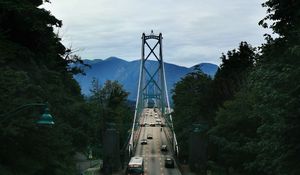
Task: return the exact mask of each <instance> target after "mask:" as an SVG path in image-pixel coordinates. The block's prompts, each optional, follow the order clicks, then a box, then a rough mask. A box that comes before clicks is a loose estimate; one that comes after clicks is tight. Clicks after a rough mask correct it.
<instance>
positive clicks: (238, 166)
mask: <svg viewBox="0 0 300 175" xmlns="http://www.w3.org/2000/svg"><path fill="white" fill-rule="evenodd" d="M47 2H49V0H45V1H43V0H1V1H0V96H1V98H0V117H1V118H0V143H1V144H0V174H5V175H15V174H22V175H40V174H43V175H48V174H49V175H66V174H75V172H76V166H75V163H76V162H75V160H74V154H75V153H77V152H81V153H84V154H88V152H89V151H90V149H92V150H93V153H94V156H95V158H99V157H101V149H102V145H101V143H102V133H103V131H104V130H105V128H106V127H107V125H108V124H109V123H115V124H116V125H117V128H118V130H119V132H120V138H121V142H120V144H121V145H120V146H121V147H122V144H124V143H125V142H126V139H127V131H128V129H129V128H130V123H131V120H132V116H133V115H132V109H131V108H130V106H129V105H128V102H127V97H128V93H127V92H126V91H125V90H124V89H123V87H122V85H120V84H119V83H118V82H115V81H107V82H106V83H105V84H104V85H103V86H101V85H99V83H98V82H97V80H94V81H93V82H91V83H92V85H93V86H92V87H93V88H92V89H91V94H92V95H91V96H90V97H84V96H83V95H82V94H81V93H80V87H79V85H78V83H77V82H76V81H75V80H74V79H73V75H75V74H79V73H84V72H83V71H82V70H81V69H79V68H77V67H74V66H71V65H72V64H74V63H76V64H77V63H79V64H83V62H82V61H81V59H80V56H77V55H76V54H75V53H74V52H73V50H72V49H71V48H67V47H65V46H64V45H63V44H62V41H61V38H60V36H59V35H58V33H56V32H55V29H57V28H60V27H61V26H62V23H63V22H62V21H61V20H59V19H57V18H56V17H55V16H53V15H52V14H51V12H49V11H47V10H45V9H43V8H40V6H41V5H42V4H43V3H47ZM262 6H263V7H264V8H265V9H266V11H267V15H266V17H265V18H264V19H262V20H261V21H258V23H259V25H260V26H261V27H264V28H270V29H271V30H272V31H273V33H274V35H269V34H266V35H265V41H266V42H265V43H264V44H262V45H261V46H260V47H252V46H251V44H249V43H248V42H247V41H241V42H240V44H239V45H238V46H237V48H236V49H233V50H230V51H228V52H227V53H226V54H222V55H221V57H220V59H221V62H222V63H221V65H220V68H219V70H218V72H217V74H216V75H215V76H214V77H209V76H207V75H205V74H203V73H202V72H201V71H200V70H199V69H198V68H196V69H195V71H194V72H193V73H190V74H188V75H186V76H185V77H184V78H182V79H181V81H180V82H178V83H177V84H176V87H175V88H174V90H173V101H174V113H173V116H174V127H175V131H176V134H177V135H178V142H179V144H180V145H179V146H180V157H179V159H188V157H189V152H188V150H189V146H188V137H187V134H188V133H190V132H191V131H192V130H193V126H194V124H197V123H198V124H201V123H205V124H206V125H207V126H208V127H207V128H205V129H203V130H201V131H202V132H203V134H204V135H205V138H206V139H207V153H206V154H207V162H206V164H205V166H201V167H200V169H197V168H199V167H196V170H195V171H196V172H202V171H203V169H204V170H205V171H206V170H215V169H219V170H221V171H222V173H223V174H240V175H252V174H257V175H263V174H264V175H265V174H266V175H277V174H278V175H279V174H280V175H298V174H300V163H299V162H300V160H299V159H300V158H299V155H300V110H299V109H300V108H299V106H300V59H299V58H300V21H299V20H300V10H299V9H300V1H297V0H267V1H266V2H265V3H263V5H262ZM86 66H88V65H86ZM35 103H39V104H45V103H47V104H48V107H49V111H50V113H51V115H52V117H53V119H54V123H55V124H54V125H51V126H44V125H38V124H37V123H36V121H37V119H38V116H40V114H41V113H42V112H43V109H42V108H40V106H34V105H31V106H30V107H28V108H24V109H23V108H22V110H20V111H16V109H21V108H19V107H20V106H22V105H30V104H35ZM220 174H221V173H220Z"/></svg>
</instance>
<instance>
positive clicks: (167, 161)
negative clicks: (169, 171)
mask: <svg viewBox="0 0 300 175" xmlns="http://www.w3.org/2000/svg"><path fill="white" fill-rule="evenodd" d="M165 167H166V168H174V167H175V166H174V159H173V158H171V157H167V158H166V159H165Z"/></svg>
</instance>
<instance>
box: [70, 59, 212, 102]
mask: <svg viewBox="0 0 300 175" xmlns="http://www.w3.org/2000/svg"><path fill="white" fill-rule="evenodd" d="M83 61H84V63H85V64H89V65H90V66H91V67H90V68H88V67H82V66H81V65H78V66H79V67H82V68H83V70H84V71H85V75H75V76H74V79H75V80H76V81H77V82H78V83H79V85H80V87H81V92H82V93H83V94H84V95H86V96H89V95H90V89H91V82H92V80H93V78H96V79H98V81H99V83H100V84H101V85H103V84H104V83H105V81H106V80H116V81H118V82H119V83H121V84H122V85H123V87H124V89H125V90H126V91H128V92H129V93H130V94H129V99H130V100H135V99H136V93H137V87H138V78H139V71H140V60H133V61H126V60H124V59H121V58H118V57H114V56H112V57H109V58H107V59H94V60H83ZM148 64H149V65H150V67H151V66H153V65H157V64H158V62H157V61H154V60H149V62H148ZM195 66H198V67H199V68H200V69H201V70H202V71H203V72H204V73H205V74H208V75H210V76H212V77H213V76H214V75H215V73H216V71H217V69H218V66H217V65H215V64H212V63H200V64H197V65H195ZM195 66H192V67H189V68H187V67H184V66H179V65H176V64H172V63H166V62H165V63H164V67H165V74H166V80H167V87H168V93H169V96H170V95H171V89H173V88H174V84H175V83H176V82H178V81H179V80H180V79H181V78H183V77H184V76H185V75H186V74H188V73H190V72H192V71H194V68H195ZM170 97H171V96H170Z"/></svg>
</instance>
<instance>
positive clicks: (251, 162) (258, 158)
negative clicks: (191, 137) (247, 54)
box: [210, 0, 300, 175]
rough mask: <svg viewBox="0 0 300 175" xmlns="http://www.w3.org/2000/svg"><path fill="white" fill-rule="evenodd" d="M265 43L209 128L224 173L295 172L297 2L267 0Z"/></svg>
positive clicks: (298, 128) (299, 80)
mask: <svg viewBox="0 0 300 175" xmlns="http://www.w3.org/2000/svg"><path fill="white" fill-rule="evenodd" d="M264 6H266V7H268V13H269V14H268V16H267V17H266V18H265V19H264V20H262V21H261V22H260V24H261V25H263V26H265V27H267V24H265V21H266V20H273V22H274V23H273V24H272V25H271V28H272V29H273V30H274V32H276V33H277V34H278V35H279V38H276V39H273V38H271V37H270V36H268V35H266V36H267V37H266V39H267V43H266V44H264V45H263V46H262V47H261V54H260V57H259V60H258V62H257V64H256V65H255V67H254V68H253V69H252V70H251V73H250V74H248V75H247V76H245V77H244V78H243V79H244V82H245V83H243V84H242V86H241V89H240V90H239V91H238V93H236V94H234V95H233V96H234V98H233V99H231V101H227V102H225V103H224V105H223V107H222V108H221V109H219V110H218V112H217V116H216V125H215V126H214V127H213V128H212V129H211V130H210V137H211V139H212V141H213V142H214V143H215V144H216V145H218V147H217V155H218V156H216V159H214V160H215V161H217V162H218V164H219V165H220V166H223V167H226V168H227V169H228V170H230V171H228V172H229V174H231V173H232V174H270V175H271V174H272V175H273V174H281V175H282V174H293V175H294V174H295V175H296V174H299V173H300V168H299V167H300V164H299V162H300V161H299V156H298V155H299V153H300V149H299V146H300V139H299V135H300V124H299V123H300V121H299V120H300V118H299V116H300V111H299V104H300V98H299V94H300V93H299V92H300V91H299V88H300V87H299V84H300V78H299V75H300V69H299V65H300V60H299V57H300V54H299V44H300V38H299V37H297V36H299V29H300V26H299V24H300V23H299V8H300V4H299V2H296V1H293V0H288V1H281V0H269V1H267V2H266V3H264Z"/></svg>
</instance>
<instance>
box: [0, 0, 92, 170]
mask: <svg viewBox="0 0 300 175" xmlns="http://www.w3.org/2000/svg"><path fill="white" fill-rule="evenodd" d="M42 4H43V1H40V0H23V1H18V0H2V1H1V2H0V11H1V13H0V94H1V98H0V106H1V107H0V113H1V114H3V113H6V112H7V111H11V110H13V109H16V108H17V107H18V106H20V105H23V104H28V103H32V102H46V101H48V102H49V104H50V110H51V113H52V115H53V116H54V119H55V126H53V127H51V128H44V127H39V126H37V125H36V124H35V119H36V118H35V117H36V116H39V115H40V112H42V111H40V110H41V109H38V108H32V109H27V110H24V111H22V112H20V113H17V114H15V115H14V116H10V118H9V119H7V120H5V121H4V120H1V119H0V142H1V143H2V144H1V146H0V149H1V150H0V174H24V175H29V174H30V175H34V174H45V175H47V174H52V175H60V174H74V173H75V162H74V160H73V155H74V153H75V152H76V151H82V150H83V149H84V148H85V147H86V146H87V135H86V132H85V131H86V130H85V128H86V126H87V125H88V124H87V122H86V120H85V118H86V117H87V116H88V115H90V114H89V111H87V107H86V105H85V103H84V100H83V97H82V95H81V94H80V87H79V85H78V84H77V83H76V81H75V80H74V79H73V77H72V76H73V73H74V72H73V71H72V69H70V67H69V63H70V62H72V61H76V59H74V60H72V59H66V54H67V53H68V50H67V49H66V48H65V47H64V46H63V45H62V43H61V42H60V40H61V39H60V38H59V36H57V35H56V34H55V33H54V32H53V27H61V25H62V22H61V21H60V20H58V19H56V18H55V17H54V16H53V15H51V14H50V12H49V11H46V10H45V9H43V8H40V5H42Z"/></svg>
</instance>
